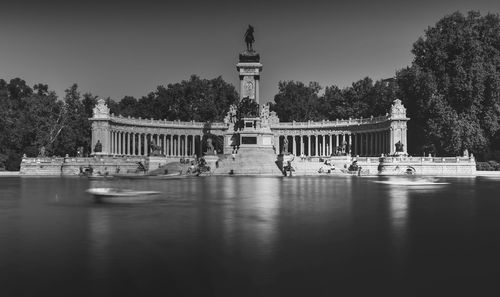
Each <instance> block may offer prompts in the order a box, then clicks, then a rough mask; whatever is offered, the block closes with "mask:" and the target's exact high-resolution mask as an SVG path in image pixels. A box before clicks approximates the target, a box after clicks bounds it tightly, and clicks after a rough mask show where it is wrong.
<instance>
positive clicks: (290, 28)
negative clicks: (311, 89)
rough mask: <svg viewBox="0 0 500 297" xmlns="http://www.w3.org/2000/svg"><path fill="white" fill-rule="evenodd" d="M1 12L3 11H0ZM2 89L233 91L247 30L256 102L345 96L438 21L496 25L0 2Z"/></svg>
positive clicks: (300, 9)
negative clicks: (287, 92) (208, 81)
mask: <svg viewBox="0 0 500 297" xmlns="http://www.w3.org/2000/svg"><path fill="white" fill-rule="evenodd" d="M1 1H3V0H1ZM0 3H1V5H0V78H3V79H6V80H10V79H11V78H14V77H21V78H23V79H25V80H26V81H27V83H28V84H29V85H33V84H35V83H45V84H48V85H49V87H50V88H51V89H53V90H55V91H56V92H57V93H58V94H59V95H62V94H63V91H64V89H66V88H68V87H69V86H70V85H71V84H72V83H78V85H79V87H80V90H81V91H82V92H87V91H88V92H92V93H93V94H95V95H99V96H101V97H108V96H109V97H111V98H113V99H121V98H122V97H123V96H125V95H131V96H135V97H140V96H143V95H146V94H147V93H148V92H150V91H153V90H155V89H156V87H157V86H158V85H167V84H168V83H175V82H179V81H181V80H183V79H188V78H189V76H190V75H191V74H198V75H199V76H201V77H202V78H214V77H217V76H219V75H221V76H222V77H223V78H224V79H225V80H226V81H228V82H230V83H232V84H233V85H235V86H238V83H237V82H238V75H237V72H236V66H235V64H236V63H237V60H238V54H239V52H241V51H243V50H244V49H245V43H244V41H243V34H244V32H245V30H246V28H247V26H248V24H252V25H253V26H254V27H255V44H254V48H255V49H256V50H257V51H258V52H259V53H260V55H261V62H262V64H263V65H264V69H263V73H262V76H261V100H262V101H269V100H272V98H273V96H274V95H275V94H276V92H277V90H278V87H277V86H278V81H280V80H298V81H303V82H305V83H307V82H309V81H318V82H319V83H320V84H321V85H322V86H323V87H324V86H327V85H332V84H335V85H338V86H340V87H345V86H348V85H350V84H351V83H352V82H354V81H356V80H358V79H361V78H363V77H365V76H369V77H371V78H373V79H380V78H387V77H392V76H394V73H395V71H396V70H397V69H400V68H403V67H405V66H407V65H409V64H410V63H411V60H412V55H411V53H410V50H411V46H412V44H413V42H414V41H415V40H417V38H418V37H419V36H422V35H423V34H424V30H425V29H426V28H427V27H428V26H431V25H434V24H435V23H436V21H438V20H439V19H440V18H441V17H443V16H444V15H447V14H450V13H452V12H454V11H457V10H458V11H461V12H463V13H465V12H467V11H469V10H479V11H480V12H481V13H482V14H483V15H484V14H486V13H488V12H492V13H500V1H498V0H495V1H493V0H491V1H490V0H476V1H463V0H462V1H449V0H446V1H436V0H432V1H431V0H420V1H416V0H413V1H396V0H382V1H366V0H365V1H361V0H353V1H342V2H340V1H333V0H332V1H327V0H325V1H313V0H308V1H306V0H303V1H300V2H297V3H296V1H281V0H280V1H271V0H268V1H256V0H252V1H236V0H230V1H208V0H205V1H200V0H191V1H181V0H179V1H176V2H172V3H170V2H169V1H147V0H137V1H128V0H125V1H113V2H106V1H103V0H101V1H94V0H86V1H83V0H79V1H70V0H65V1H22V0H18V1H9V2H6V3H3V2H0Z"/></svg>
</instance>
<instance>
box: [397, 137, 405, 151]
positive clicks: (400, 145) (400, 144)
mask: <svg viewBox="0 0 500 297" xmlns="http://www.w3.org/2000/svg"><path fill="white" fill-rule="evenodd" d="M395 146H396V153H397V152H404V144H402V143H401V140H400V141H398V142H396V144H395Z"/></svg>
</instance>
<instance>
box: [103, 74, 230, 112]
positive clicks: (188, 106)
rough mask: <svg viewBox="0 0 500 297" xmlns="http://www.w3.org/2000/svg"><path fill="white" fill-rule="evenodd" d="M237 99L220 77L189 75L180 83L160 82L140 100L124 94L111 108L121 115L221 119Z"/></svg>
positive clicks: (228, 85)
mask: <svg viewBox="0 0 500 297" xmlns="http://www.w3.org/2000/svg"><path fill="white" fill-rule="evenodd" d="M237 101H238V93H237V92H236V89H235V88H234V87H233V86H232V85H230V84H228V83H226V82H225V81H224V80H223V79H222V77H220V76H219V77H217V78H214V79H201V78H199V77H198V76H196V75H192V76H191V77H190V78H189V80H183V81H182V82H180V83H175V84H168V85H167V87H164V86H159V87H158V88H157V89H156V90H155V91H154V92H151V93H149V94H148V95H147V96H144V97H142V98H140V99H139V100H137V99H135V98H134V97H130V96H126V97H124V98H123V99H122V100H121V101H120V102H119V103H118V105H117V106H116V108H111V107H110V108H111V111H112V112H114V113H117V114H121V115H123V116H132V117H142V118H155V119H167V120H181V121H199V122H213V121H222V120H223V119H224V116H225V115H226V113H227V111H228V110H229V106H230V105H231V104H235V103H236V102H237Z"/></svg>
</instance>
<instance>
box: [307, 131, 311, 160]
mask: <svg viewBox="0 0 500 297" xmlns="http://www.w3.org/2000/svg"><path fill="white" fill-rule="evenodd" d="M306 137H307V155H306V156H311V135H310V134H308V135H307V136H306Z"/></svg>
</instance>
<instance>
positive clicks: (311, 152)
mask: <svg viewBox="0 0 500 297" xmlns="http://www.w3.org/2000/svg"><path fill="white" fill-rule="evenodd" d="M311 132H312V133H304V134H287V133H286V132H285V133H282V134H281V133H280V134H279V135H276V136H275V140H274V143H275V146H276V148H277V151H279V152H282V151H283V150H284V148H285V147H284V146H285V145H287V146H288V147H287V148H286V151H287V152H289V153H292V154H294V155H296V156H299V155H305V156H309V157H326V156H333V155H344V154H350V155H354V156H355V155H359V156H380V155H381V154H389V153H390V152H391V131H390V130H380V131H370V132H343V133H335V132H334V131H332V133H326V134H321V133H315V132H313V131H311ZM285 139H286V142H285ZM392 145H394V144H392Z"/></svg>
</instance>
